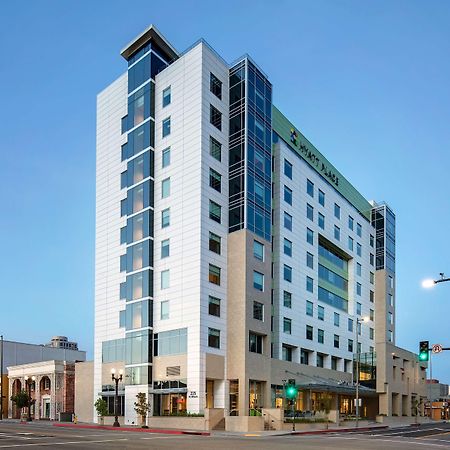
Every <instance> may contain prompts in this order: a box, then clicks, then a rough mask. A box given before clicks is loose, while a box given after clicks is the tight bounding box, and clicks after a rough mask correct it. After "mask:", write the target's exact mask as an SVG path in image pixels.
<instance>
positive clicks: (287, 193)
mask: <svg viewBox="0 0 450 450" xmlns="http://www.w3.org/2000/svg"><path fill="white" fill-rule="evenodd" d="M284 201H285V202H286V203H288V204H289V205H292V190H291V189H289V188H288V187H287V186H284Z"/></svg>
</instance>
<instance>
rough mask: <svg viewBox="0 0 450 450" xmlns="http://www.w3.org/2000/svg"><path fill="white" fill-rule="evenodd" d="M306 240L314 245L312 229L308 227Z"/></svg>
mask: <svg viewBox="0 0 450 450" xmlns="http://www.w3.org/2000/svg"><path fill="white" fill-rule="evenodd" d="M306 242H307V243H308V244H311V245H314V231H313V230H311V229H310V228H307V229H306Z"/></svg>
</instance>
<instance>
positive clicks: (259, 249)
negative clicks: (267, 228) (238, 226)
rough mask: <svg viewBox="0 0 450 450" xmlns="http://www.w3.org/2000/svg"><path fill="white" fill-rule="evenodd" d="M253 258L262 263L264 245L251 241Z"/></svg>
mask: <svg viewBox="0 0 450 450" xmlns="http://www.w3.org/2000/svg"><path fill="white" fill-rule="evenodd" d="M253 256H254V257H255V258H256V259H259V260H260V261H264V244H261V242H258V241H253Z"/></svg>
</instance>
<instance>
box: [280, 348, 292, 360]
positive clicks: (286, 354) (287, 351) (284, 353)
mask: <svg viewBox="0 0 450 450" xmlns="http://www.w3.org/2000/svg"><path fill="white" fill-rule="evenodd" d="M281 359H282V360H283V361H292V347H291V346H289V345H286V344H283V345H282V346H281Z"/></svg>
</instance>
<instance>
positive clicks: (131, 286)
mask: <svg viewBox="0 0 450 450" xmlns="http://www.w3.org/2000/svg"><path fill="white" fill-rule="evenodd" d="M122 289H123V288H122V285H121V294H122V295H123V294H124V293H125V298H126V300H127V301H131V300H138V299H140V298H143V297H148V296H152V295H153V272H152V271H150V270H144V271H142V272H137V273H134V274H132V275H128V276H127V278H126V282H125V283H124V290H125V292H122ZM122 295H121V296H122Z"/></svg>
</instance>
